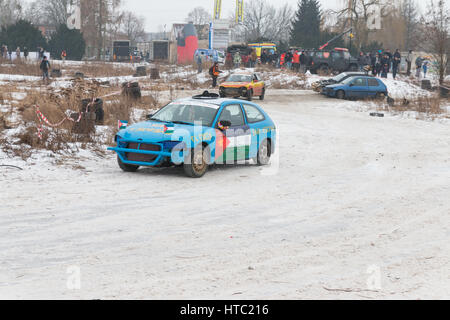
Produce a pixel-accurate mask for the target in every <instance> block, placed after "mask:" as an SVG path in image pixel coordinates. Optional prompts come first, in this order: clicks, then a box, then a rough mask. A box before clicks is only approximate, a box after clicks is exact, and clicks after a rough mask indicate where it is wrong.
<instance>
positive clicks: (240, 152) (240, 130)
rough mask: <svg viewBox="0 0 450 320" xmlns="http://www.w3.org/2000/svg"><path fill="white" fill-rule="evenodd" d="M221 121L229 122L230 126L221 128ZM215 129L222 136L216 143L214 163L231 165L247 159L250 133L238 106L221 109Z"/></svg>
mask: <svg viewBox="0 0 450 320" xmlns="http://www.w3.org/2000/svg"><path fill="white" fill-rule="evenodd" d="M221 121H229V122H230V123H231V126H230V127H229V128H222V127H221V126H220V123H221ZM216 129H217V130H219V132H220V133H221V134H220V135H223V137H221V138H222V141H220V143H219V144H217V143H216V152H215V157H216V163H226V164H233V163H234V162H235V161H240V160H245V159H248V158H249V151H250V145H251V132H250V127H249V125H248V124H247V123H246V120H245V118H244V113H243V110H242V107H241V105H240V104H230V105H227V106H225V107H224V108H223V110H222V112H221V114H220V115H219V118H218V120H217V125H216Z"/></svg>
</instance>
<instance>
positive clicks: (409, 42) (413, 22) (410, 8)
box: [400, 0, 418, 50]
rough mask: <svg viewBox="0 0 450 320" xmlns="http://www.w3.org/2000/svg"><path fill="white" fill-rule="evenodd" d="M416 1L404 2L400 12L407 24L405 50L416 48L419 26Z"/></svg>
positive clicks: (408, 0) (406, 0) (407, 0)
mask: <svg viewBox="0 0 450 320" xmlns="http://www.w3.org/2000/svg"><path fill="white" fill-rule="evenodd" d="M416 7H417V3H416V1H415V0H403V1H402V3H401V7H400V12H401V15H402V18H403V20H404V24H405V49H407V50H411V49H412V48H413V47H414V46H415V39H416V33H417V24H418V11H417V8H416Z"/></svg>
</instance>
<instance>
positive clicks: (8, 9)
mask: <svg viewBox="0 0 450 320" xmlns="http://www.w3.org/2000/svg"><path fill="white" fill-rule="evenodd" d="M22 11H23V4H22V1H21V0H0V27H6V26H8V25H11V24H13V23H15V22H16V21H17V20H19V19H20V18H21V17H22Z"/></svg>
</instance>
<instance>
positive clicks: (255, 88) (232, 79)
mask: <svg viewBox="0 0 450 320" xmlns="http://www.w3.org/2000/svg"><path fill="white" fill-rule="evenodd" d="M219 93H220V96H221V97H222V98H225V97H233V98H239V97H245V98H247V100H248V101H252V99H253V97H254V96H257V97H259V99H260V100H264V96H265V94H266V85H265V83H264V81H262V80H261V78H260V76H259V75H258V74H257V73H235V74H232V75H230V76H229V77H228V79H227V80H226V81H225V82H224V83H222V84H221V85H220V88H219Z"/></svg>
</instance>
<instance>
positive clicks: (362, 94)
mask: <svg viewBox="0 0 450 320" xmlns="http://www.w3.org/2000/svg"><path fill="white" fill-rule="evenodd" d="M322 94H324V95H326V96H329V97H333V98H338V99H345V98H348V99H365V98H377V99H382V98H385V97H387V96H388V90H387V87H386V85H385V84H384V83H383V81H381V80H380V79H378V78H374V77H368V76H357V77H351V78H348V79H347V80H345V81H343V82H342V83H338V84H333V85H329V86H326V87H325V88H323V89H322Z"/></svg>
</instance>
